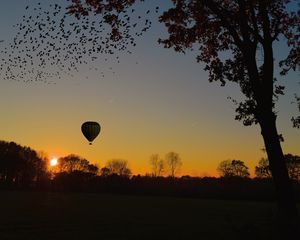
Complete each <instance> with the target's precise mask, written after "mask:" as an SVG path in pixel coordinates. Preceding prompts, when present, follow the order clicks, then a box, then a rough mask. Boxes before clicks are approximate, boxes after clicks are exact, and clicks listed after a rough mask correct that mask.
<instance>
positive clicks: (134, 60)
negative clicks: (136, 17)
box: [0, 0, 300, 176]
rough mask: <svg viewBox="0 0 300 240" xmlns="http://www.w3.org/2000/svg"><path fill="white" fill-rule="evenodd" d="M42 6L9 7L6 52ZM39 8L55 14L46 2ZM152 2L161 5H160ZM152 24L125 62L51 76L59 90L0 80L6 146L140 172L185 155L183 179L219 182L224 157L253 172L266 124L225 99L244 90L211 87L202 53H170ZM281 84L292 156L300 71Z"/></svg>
mask: <svg viewBox="0 0 300 240" xmlns="http://www.w3.org/2000/svg"><path fill="white" fill-rule="evenodd" d="M37 2H38V1H33V0H9V1H8V0H5V1H2V2H1V3H2V5H1V9H0V40H4V42H1V43H0V50H2V49H3V48H4V47H6V46H7V45H8V43H9V42H11V41H12V39H13V37H14V36H15V35H16V32H17V29H16V28H13V25H14V24H16V23H19V22H21V19H22V16H23V15H24V14H25V13H26V14H30V11H25V7H26V6H27V5H30V6H35V5H36V4H37ZM41 2H43V3H42V4H44V7H45V8H47V6H48V5H47V4H48V3H44V2H47V1H41ZM51 2H62V1H51ZM151 2H153V6H156V5H159V3H160V2H161V1H158V0H155V1H151ZM167 2H168V1H164V6H162V8H164V7H167V5H168V4H167ZM153 6H152V7H153ZM144 8H145V9H147V6H142V7H141V9H140V11H142V12H143V11H144V10H143V9H144ZM157 16H158V15H157V14H156V15H155V14H153V18H154V19H157ZM153 21H154V25H153V27H152V28H151V29H150V30H149V31H148V32H147V33H146V34H145V35H144V36H142V37H141V38H139V39H137V46H136V47H135V48H131V50H132V54H125V53H121V54H120V63H117V62H116V61H114V60H113V58H112V57H109V60H108V61H104V60H103V59H104V58H106V57H107V56H99V58H100V59H99V61H97V62H94V63H91V64H92V65H93V66H94V67H95V65H97V68H98V71H95V70H90V66H82V67H81V71H80V73H79V74H74V76H73V77H71V76H68V75H65V76H64V77H63V78H62V79H52V80H51V81H52V83H51V84H45V83H42V82H37V83H24V82H22V81H21V82H19V81H9V80H3V74H2V73H0V109H1V118H0V133H1V135H0V139H1V140H5V141H14V142H16V143H19V144H21V145H26V146H30V147H32V148H33V149H35V150H38V151H44V152H46V153H47V154H48V155H49V157H50V158H51V157H61V156H65V155H67V154H70V153H74V154H77V155H80V156H81V157H84V158H86V159H88V160H89V161H90V162H92V163H97V164H99V166H100V167H103V166H104V165H105V163H106V162H107V161H108V160H110V159H125V160H128V162H129V167H130V168H131V169H132V171H133V173H134V174H138V173H141V174H145V173H147V172H150V169H151V166H150V163H149V158H150V156H151V155H152V154H155V153H158V154H160V156H161V157H164V156H165V154H166V153H168V152H170V151H175V152H177V153H179V155H180V156H181V159H182V162H183V166H182V169H181V172H180V173H181V174H182V175H184V174H190V175H195V176H204V175H217V171H216V168H217V166H218V163H219V162H221V161H222V160H226V159H240V160H242V161H244V162H245V163H246V165H247V166H249V168H250V171H251V173H253V172H254V166H255V165H256V164H257V162H258V161H259V159H260V158H261V157H264V156H265V155H264V153H263V151H262V150H261V149H262V148H263V141H262V137H261V135H260V130H259V127H258V126H252V127H244V126H243V125H242V123H240V122H238V121H235V120H234V116H235V106H234V105H233V103H232V102H231V101H230V100H228V99H227V97H228V96H230V97H233V98H236V99H240V98H241V95H240V93H239V87H238V86H236V85H233V84H228V85H227V86H226V87H220V84H219V83H209V82H208V80H207V79H208V74H207V73H206V72H205V71H203V65H202V64H199V63H197V62H196V60H195V53H187V54H185V55H183V54H179V53H175V52H174V51H173V50H171V49H164V48H163V46H162V45H159V44H158V43H157V39H158V38H160V37H161V38H163V37H164V36H166V29H165V27H164V26H163V25H162V24H159V23H158V22H157V21H155V20H153ZM274 49H275V56H276V57H277V60H278V59H279V57H280V56H281V57H282V56H285V54H286V53H287V49H286V48H284V47H283V44H282V43H278V45H276V46H275V48H274ZM2 58H3V56H1V57H0V61H3V60H1V59H2ZM100 72H103V75H104V77H102V74H101V73H100ZM277 72H278V71H277ZM279 82H280V83H283V84H285V85H286V87H287V90H286V95H285V96H284V97H281V98H280V100H279V102H278V108H277V110H278V116H279V117H278V131H279V132H280V133H282V134H283V136H284V139H285V141H284V143H283V144H282V146H283V149H284V152H285V153H292V154H298V155H300V130H297V129H294V128H292V123H291V121H290V119H291V117H292V116H296V115H297V114H299V112H297V106H296V105H295V104H291V102H292V101H293V100H294V98H293V96H294V94H295V93H298V94H299V93H300V85H299V73H290V74H289V75H288V76H287V77H285V78H284V79H283V78H280V77H279ZM89 120H92V121H97V122H99V123H100V124H101V127H102V130H101V133H100V135H99V136H98V138H97V139H96V140H95V141H94V144H93V145H92V146H90V145H89V144H88V142H87V140H86V139H85V138H84V137H83V135H82V133H81V130H80V127H81V124H82V123H83V122H85V121H89Z"/></svg>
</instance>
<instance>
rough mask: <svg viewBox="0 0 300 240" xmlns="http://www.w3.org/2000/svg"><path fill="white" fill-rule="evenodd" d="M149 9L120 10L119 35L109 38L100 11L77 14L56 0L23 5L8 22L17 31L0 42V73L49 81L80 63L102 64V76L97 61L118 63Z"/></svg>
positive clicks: (109, 31) (108, 28)
mask: <svg viewBox="0 0 300 240" xmlns="http://www.w3.org/2000/svg"><path fill="white" fill-rule="evenodd" d="M155 12H156V13H157V12H158V7H156V8H155ZM149 13H150V10H147V11H146V12H145V13H143V14H141V15H140V16H139V15H137V14H136V13H135V9H128V10H126V11H123V12H122V13H120V14H119V18H120V19H121V21H120V23H119V26H118V29H119V31H120V36H119V38H118V39H113V36H112V28H111V26H110V25H108V24H107V23H106V22H105V21H104V20H103V16H101V15H96V14H95V15H89V16H82V17H80V18H79V19H78V18H75V17H74V16H70V15H68V14H67V10H66V8H65V7H62V6H60V5H58V4H51V5H49V6H47V7H46V8H44V7H43V6H42V4H41V3H38V4H37V5H36V6H27V7H26V14H25V15H24V16H23V17H22V21H21V22H20V23H18V24H16V25H14V27H15V28H16V29H17V33H16V35H15V36H14V38H13V40H12V41H11V42H8V45H6V46H4V47H2V46H1V45H3V44H1V45H0V50H1V51H0V76H1V77H2V79H6V80H16V81H23V82H44V83H49V84H50V83H55V80H57V79H61V78H62V77H63V76H64V75H70V76H74V74H76V73H78V72H79V71H80V67H82V66H88V67H89V69H90V70H95V71H101V70H102V71H101V76H102V77H104V70H103V69H100V67H99V66H98V65H99V64H100V63H99V61H109V60H111V59H113V61H114V62H115V63H120V54H121V53H122V52H126V53H128V54H131V51H130V49H131V47H134V46H135V45H136V41H135V40H136V38H137V37H139V36H142V35H143V34H144V33H145V32H146V31H147V30H148V29H149V28H150V27H151V24H152V23H151V21H150V20H149V19H147V17H148V16H149ZM2 43H3V42H2ZM94 63H95V64H94ZM94 65H96V66H97V67H94ZM109 69H111V70H112V67H110V68H109ZM99 75H100V74H99Z"/></svg>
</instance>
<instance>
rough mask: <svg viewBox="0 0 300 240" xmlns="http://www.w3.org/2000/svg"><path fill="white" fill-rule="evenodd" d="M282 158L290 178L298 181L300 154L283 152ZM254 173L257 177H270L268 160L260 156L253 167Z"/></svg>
mask: <svg viewBox="0 0 300 240" xmlns="http://www.w3.org/2000/svg"><path fill="white" fill-rule="evenodd" d="M284 159H285V161H286V165H287V168H288V173H289V176H290V178H291V179H293V180H296V181H300V156H297V155H292V154H290V153H289V154H285V155H284ZM255 174H256V176H257V177H259V178H271V177H272V175H271V171H270V166H269V160H268V159H266V158H262V159H261V160H260V161H259V162H258V166H256V167H255Z"/></svg>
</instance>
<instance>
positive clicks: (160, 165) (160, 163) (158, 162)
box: [150, 154, 165, 177]
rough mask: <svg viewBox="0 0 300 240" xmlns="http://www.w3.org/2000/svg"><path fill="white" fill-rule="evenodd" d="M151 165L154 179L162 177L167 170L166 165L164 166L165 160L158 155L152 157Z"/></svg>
mask: <svg viewBox="0 0 300 240" xmlns="http://www.w3.org/2000/svg"><path fill="white" fill-rule="evenodd" d="M150 164H151V166H152V176H153V177H160V176H162V174H163V173H164V170H165V164H164V160H163V159H161V158H160V157H159V155H158V154H153V155H151V157H150Z"/></svg>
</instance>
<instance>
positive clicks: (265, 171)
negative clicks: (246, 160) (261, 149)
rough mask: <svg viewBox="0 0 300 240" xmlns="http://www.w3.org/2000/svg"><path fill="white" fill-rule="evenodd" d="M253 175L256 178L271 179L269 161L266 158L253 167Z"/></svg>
mask: <svg viewBox="0 0 300 240" xmlns="http://www.w3.org/2000/svg"><path fill="white" fill-rule="evenodd" d="M255 175H256V177H258V178H272V174H271V170H270V166H269V161H268V159H267V158H262V159H260V160H259V162H258V165H257V166H255Z"/></svg>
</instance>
